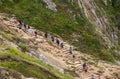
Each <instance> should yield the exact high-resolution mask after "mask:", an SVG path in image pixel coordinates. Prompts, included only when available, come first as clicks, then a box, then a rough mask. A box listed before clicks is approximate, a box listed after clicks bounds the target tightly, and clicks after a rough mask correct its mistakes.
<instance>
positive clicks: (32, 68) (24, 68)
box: [0, 47, 73, 79]
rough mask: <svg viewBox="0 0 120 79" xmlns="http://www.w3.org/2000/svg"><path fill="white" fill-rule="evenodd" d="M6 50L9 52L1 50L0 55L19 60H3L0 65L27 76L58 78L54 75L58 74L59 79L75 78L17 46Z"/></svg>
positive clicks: (44, 78) (41, 78)
mask: <svg viewBox="0 0 120 79" xmlns="http://www.w3.org/2000/svg"><path fill="white" fill-rule="evenodd" d="M6 52H7V53H3V52H2V51H0V57H6V56H8V58H9V57H13V58H16V59H17V60H18V61H11V62H9V61H6V62H1V63H0V66H3V67H8V68H10V69H13V70H16V71H18V72H20V73H22V74H23V75H25V76H27V77H31V76H32V77H37V78H38V79H56V77H54V76H57V77H59V79H73V78H72V77H71V76H69V75H67V74H62V73H60V72H59V71H58V70H56V69H55V68H53V67H52V66H50V65H47V64H45V63H43V62H42V61H40V60H37V59H35V58H32V57H30V56H28V55H26V54H24V53H22V52H21V51H19V50H17V49H15V48H11V47H6ZM9 59H10V58H9ZM22 61H26V62H28V63H24V62H22ZM29 63H31V64H29ZM48 71H49V73H48ZM51 74H52V75H51ZM50 75H51V76H50Z"/></svg>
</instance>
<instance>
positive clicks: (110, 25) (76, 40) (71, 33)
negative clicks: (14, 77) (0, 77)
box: [0, 0, 120, 79]
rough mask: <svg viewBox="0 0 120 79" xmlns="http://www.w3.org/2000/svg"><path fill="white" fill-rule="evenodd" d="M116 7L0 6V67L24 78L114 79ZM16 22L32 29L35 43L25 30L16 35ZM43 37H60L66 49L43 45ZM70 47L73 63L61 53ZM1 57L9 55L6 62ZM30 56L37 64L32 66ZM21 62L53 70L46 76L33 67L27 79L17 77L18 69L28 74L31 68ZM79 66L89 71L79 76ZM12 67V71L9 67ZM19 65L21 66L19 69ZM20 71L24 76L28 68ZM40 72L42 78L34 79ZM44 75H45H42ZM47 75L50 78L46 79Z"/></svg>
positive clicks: (78, 0)
mask: <svg viewBox="0 0 120 79" xmlns="http://www.w3.org/2000/svg"><path fill="white" fill-rule="evenodd" d="M118 7H119V1H117V0H0V12H1V13H0V23H1V26H0V27H1V32H0V35H1V37H0V38H1V42H0V43H1V47H0V49H1V54H0V55H2V56H1V57H3V58H1V61H2V63H0V65H1V66H3V67H8V68H10V69H13V70H16V71H18V72H20V73H22V74H23V75H24V76H25V77H35V78H38V79H40V78H44V79H49V78H51V79H58V78H63V79H72V77H70V76H66V75H65V76H64V75H63V74H60V75H58V74H59V72H58V73H57V74H54V73H56V72H57V70H59V71H60V72H62V73H69V74H71V75H72V76H73V77H74V78H78V79H79V78H80V79H82V78H84V79H89V78H90V77H91V75H92V74H95V77H96V78H97V76H98V75H101V76H102V78H103V79H107V78H109V79H113V78H114V79H119V74H118V73H119V72H120V71H119V70H120V67H119V66H118V65H119V64H120V54H119V53H120V43H119V42H120V39H119V38H120V36H119V35H120V31H119V11H118ZM6 13H7V14H6ZM116 17H117V18H116ZM15 20H21V21H22V22H23V23H25V24H28V25H30V26H32V29H31V30H32V31H33V32H34V31H35V30H36V29H37V31H38V34H39V37H38V38H34V36H31V35H29V34H28V33H26V32H25V31H24V30H23V31H22V32H21V33H20V30H19V29H18V28H17V27H18V26H17V25H16V24H15V22H14V21H15ZM47 31H49V32H50V34H52V35H54V36H56V37H59V38H60V39H61V41H63V42H64V44H65V48H64V49H60V48H59V47H57V46H56V45H55V44H53V43H52V42H51V41H48V40H46V39H45V38H44V32H47ZM71 45H72V46H73V48H74V51H73V53H74V55H75V61H74V62H73V59H72V57H71V55H69V54H67V52H65V51H67V50H68V49H69V47H70V46H71ZM16 51H18V53H16ZM21 51H22V52H24V53H25V54H22V55H25V56H26V54H27V55H28V56H29V57H30V58H29V57H24V56H23V57H21V54H19V53H22V52H21ZM3 52H5V53H6V52H9V53H11V54H12V53H13V54H12V55H10V56H9V54H8V56H5V57H7V58H8V60H6V59H7V58H5V60H4V53H3ZM13 55H15V57H14V56H13ZM16 55H18V57H19V55H20V59H16ZM11 56H12V57H11ZM31 56H32V57H33V58H36V59H37V60H31ZM11 58H13V59H11ZM22 58H29V59H25V62H26V63H24V60H22ZM9 59H10V60H9ZM13 60H14V61H13ZM26 60H27V61H32V62H33V63H34V62H35V63H37V64H39V63H42V62H39V61H43V62H44V63H46V64H49V65H51V66H52V67H51V66H50V67H49V66H47V67H45V68H48V70H49V69H50V70H52V68H53V67H54V68H55V69H57V70H55V71H54V70H53V71H50V72H48V71H47V70H44V68H43V71H42V69H41V67H36V65H35V66H34V67H35V68H34V67H33V69H31V71H30V73H28V74H26V73H24V71H21V68H23V67H25V68H26V66H28V67H29V68H31V65H32V66H33V65H34V64H32V63H31V62H27V61H26ZM4 61H8V62H4ZM9 61H12V63H10V62H9ZM16 61H17V62H16ZM18 61H19V62H20V63H18ZM84 62H87V64H88V66H89V69H88V70H89V71H88V73H87V74H85V73H84V72H83V71H82V64H83V63H84ZM58 63H59V64H58ZM108 63H112V64H108ZM6 64H8V65H6ZM21 64H22V65H21ZM46 64H44V65H46ZM12 65H14V66H15V67H14V66H13V67H11V66H12ZM18 65H21V66H20V67H18ZM44 65H42V66H44ZM25 68H23V70H25V72H27V71H28V70H29V68H28V69H25ZM37 68H38V69H37ZM39 68H40V70H41V73H38V74H37V72H38V70H39ZM44 71H45V73H43V72H44ZM47 72H48V73H47ZM18 74H19V73H18ZM46 74H49V75H50V76H46ZM56 75H57V76H56ZM41 76H42V77H41Z"/></svg>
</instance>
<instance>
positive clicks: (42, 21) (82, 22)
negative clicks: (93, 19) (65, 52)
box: [0, 0, 113, 62]
mask: <svg viewBox="0 0 120 79" xmlns="http://www.w3.org/2000/svg"><path fill="white" fill-rule="evenodd" d="M14 1H15V2H16V3H9V2H8V0H4V2H3V3H4V4H3V5H2V6H1V7H0V11H1V12H7V13H11V14H15V15H16V17H17V18H18V19H20V20H23V22H24V23H27V24H30V25H32V26H34V27H36V28H37V29H38V30H42V31H45V32H46V31H50V32H51V33H54V34H57V35H60V36H61V37H63V38H64V39H65V40H68V41H69V43H70V44H73V45H75V46H76V47H77V50H80V51H82V52H85V53H88V54H92V55H94V56H95V57H96V58H100V59H103V60H108V61H112V62H113V57H112V56H113V53H112V52H111V53H109V50H106V45H105V44H104V43H103V41H102V39H101V38H100V37H99V36H98V35H97V34H96V33H95V28H94V25H92V24H91V23H90V22H89V21H88V20H86V19H85V18H84V16H82V15H81V16H77V17H76V20H73V18H72V15H73V14H70V13H69V12H68V11H67V10H68V9H70V10H72V11H73V13H75V14H78V13H79V12H80V10H79V9H78V7H77V5H76V4H75V3H74V5H71V4H69V3H67V2H66V1H64V0H54V1H55V3H56V4H57V9H58V12H53V11H51V10H48V9H45V8H44V7H45V4H44V3H43V2H42V1H40V3H36V2H33V1H31V2H30V1H28V0H14ZM75 22H77V23H75ZM73 33H74V34H76V36H77V37H75V38H74V37H73V35H72V34H73ZM75 39H77V41H76V40H75Z"/></svg>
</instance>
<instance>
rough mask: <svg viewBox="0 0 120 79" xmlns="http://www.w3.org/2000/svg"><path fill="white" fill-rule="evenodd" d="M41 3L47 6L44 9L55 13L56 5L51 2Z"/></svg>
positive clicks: (45, 0) (49, 0)
mask: <svg viewBox="0 0 120 79" xmlns="http://www.w3.org/2000/svg"><path fill="white" fill-rule="evenodd" d="M43 1H44V2H45V3H46V4H47V6H46V8H48V9H50V10H53V11H55V12H56V11H57V9H56V4H55V3H54V2H53V1H52V0H43Z"/></svg>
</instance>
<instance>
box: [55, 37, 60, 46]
mask: <svg viewBox="0 0 120 79" xmlns="http://www.w3.org/2000/svg"><path fill="white" fill-rule="evenodd" d="M56 43H57V46H59V44H60V40H59V39H58V38H56Z"/></svg>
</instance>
